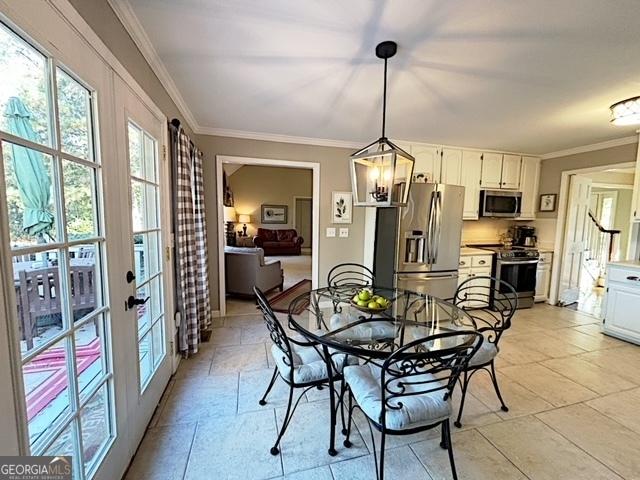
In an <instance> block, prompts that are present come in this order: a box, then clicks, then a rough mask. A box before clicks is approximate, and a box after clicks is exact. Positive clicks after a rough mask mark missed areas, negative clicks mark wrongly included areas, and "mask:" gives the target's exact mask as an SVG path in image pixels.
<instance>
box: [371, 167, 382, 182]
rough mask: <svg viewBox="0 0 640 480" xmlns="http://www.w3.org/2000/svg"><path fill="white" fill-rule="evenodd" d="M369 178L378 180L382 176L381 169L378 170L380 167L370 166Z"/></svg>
mask: <svg viewBox="0 0 640 480" xmlns="http://www.w3.org/2000/svg"><path fill="white" fill-rule="evenodd" d="M369 178H370V179H371V180H377V179H378V178H380V170H378V167H371V168H369Z"/></svg>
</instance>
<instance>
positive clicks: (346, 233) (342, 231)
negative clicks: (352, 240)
mask: <svg viewBox="0 0 640 480" xmlns="http://www.w3.org/2000/svg"><path fill="white" fill-rule="evenodd" d="M340 238H349V229H348V228H347V227H341V228H340Z"/></svg>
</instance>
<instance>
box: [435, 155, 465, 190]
mask: <svg viewBox="0 0 640 480" xmlns="http://www.w3.org/2000/svg"><path fill="white" fill-rule="evenodd" d="M441 156H442V167H441V175H440V182H441V183H446V184H448V185H464V183H462V179H461V173H462V150H456V149H454V148H443V149H442V154H441Z"/></svg>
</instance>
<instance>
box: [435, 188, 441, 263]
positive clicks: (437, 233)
mask: <svg viewBox="0 0 640 480" xmlns="http://www.w3.org/2000/svg"><path fill="white" fill-rule="evenodd" d="M435 205H436V216H435V222H434V225H435V228H434V237H435V238H434V247H433V263H437V262H438V249H439V247H440V233H441V232H442V192H436V203H435Z"/></svg>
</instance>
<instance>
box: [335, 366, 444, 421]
mask: <svg viewBox="0 0 640 480" xmlns="http://www.w3.org/2000/svg"><path fill="white" fill-rule="evenodd" d="M381 372H382V369H381V368H380V367H378V366H376V365H373V364H367V365H357V366H347V367H345V369H344V378H345V380H346V382H347V384H348V385H349V388H350V389H351V392H352V394H353V397H354V398H355V400H356V402H358V405H360V408H361V409H362V411H363V412H364V413H365V414H366V415H367V416H368V417H369V418H371V420H373V421H374V422H376V423H379V424H381V423H382V418H381V414H382V390H381V384H380V381H381V379H380V376H381ZM433 380H435V377H434V376H433V375H431V374H428V373H425V374H422V375H418V376H415V377H411V381H412V382H425V381H433ZM399 381H400V380H397V381H396V380H394V381H393V382H391V389H392V390H393V389H394V388H393V384H394V383H395V382H399ZM433 386H434V387H435V386H436V384H435V383H433ZM396 388H398V389H399V387H396ZM405 388H406V389H405V392H407V393H409V392H412V391H414V392H416V391H420V390H424V389H425V387H424V386H422V387H419V386H418V387H416V386H412V385H406V386H405ZM445 393H446V390H438V391H436V392H431V393H421V394H417V395H413V396H411V395H409V396H403V397H399V398H396V399H393V400H389V404H391V405H395V406H399V405H400V404H402V407H401V408H399V409H397V410H396V409H390V408H387V409H386V410H385V411H386V426H387V428H389V429H392V430H404V429H408V428H414V427H420V426H425V425H432V424H434V423H438V422H441V421H443V420H446V419H447V418H449V416H450V415H451V398H448V399H447V400H445V399H444V394H445ZM387 395H388V393H387Z"/></svg>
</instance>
